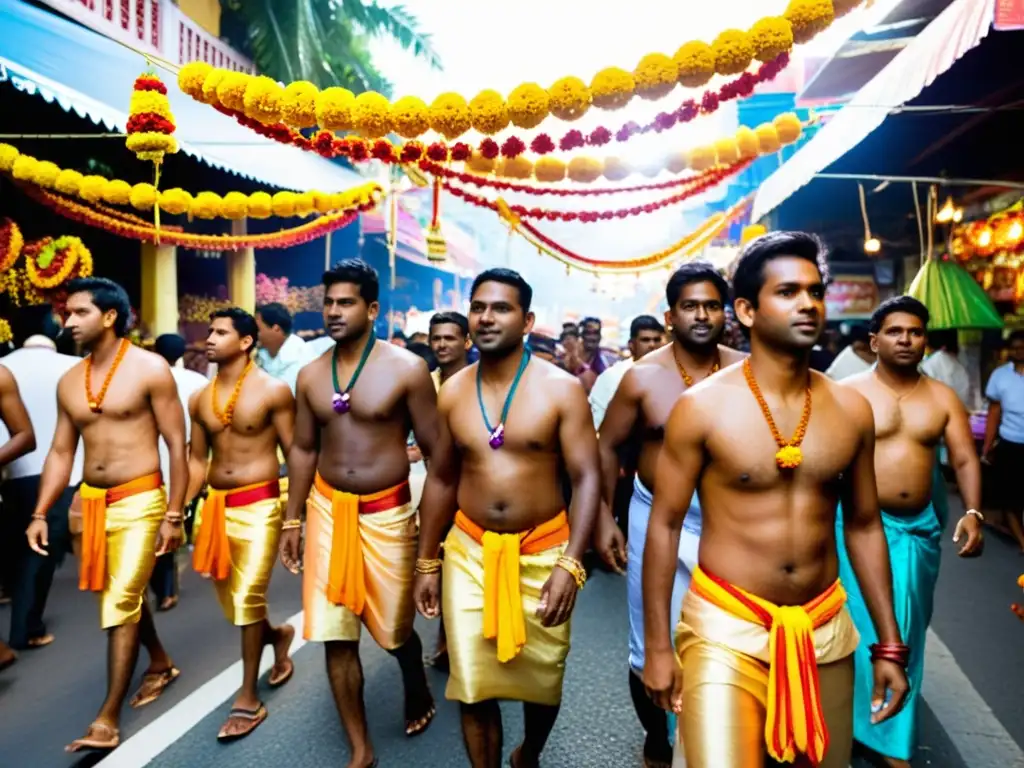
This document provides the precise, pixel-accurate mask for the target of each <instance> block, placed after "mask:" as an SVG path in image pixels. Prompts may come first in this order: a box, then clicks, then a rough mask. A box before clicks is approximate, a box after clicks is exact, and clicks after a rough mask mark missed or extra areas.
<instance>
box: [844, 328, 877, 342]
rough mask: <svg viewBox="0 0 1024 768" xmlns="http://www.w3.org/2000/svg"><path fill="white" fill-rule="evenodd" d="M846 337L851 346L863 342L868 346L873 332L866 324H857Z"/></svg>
mask: <svg viewBox="0 0 1024 768" xmlns="http://www.w3.org/2000/svg"><path fill="white" fill-rule="evenodd" d="M846 336H847V339H848V340H849V342H850V343H851V344H853V343H854V342H857V341H863V342H864V343H865V344H867V343H868V342H869V341H871V332H870V331H869V330H868V327H867V326H866V325H864V323H857V324H856V325H852V326H850V332H849V333H848V334H847V335H846Z"/></svg>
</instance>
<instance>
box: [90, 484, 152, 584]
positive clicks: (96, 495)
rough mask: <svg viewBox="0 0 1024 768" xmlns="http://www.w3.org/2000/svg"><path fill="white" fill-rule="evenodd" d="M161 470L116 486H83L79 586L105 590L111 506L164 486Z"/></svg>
mask: <svg viewBox="0 0 1024 768" xmlns="http://www.w3.org/2000/svg"><path fill="white" fill-rule="evenodd" d="M163 484H164V480H163V477H162V476H161V474H160V473H159V472H154V473H153V474H151V475H143V476H142V477H138V478H136V479H135V480H131V481H129V482H127V483H123V484H121V485H118V486H115V487H114V488H93V487H92V486H91V485H89V484H88V483H82V485H81V486H79V489H78V493H79V496H80V497H81V499H82V562H81V566H80V567H79V569H78V588H79V589H81V590H83V591H86V590H87V591H91V592H102V591H103V589H104V587H105V586H106V581H107V507H108V506H110V505H112V504H117V503H118V502H119V501H124V500H125V499H127V498H129V497H131V496H137V495H138V494H140V493H147V492H148V491H155V490H157V489H158V488H160V487H161V486H163Z"/></svg>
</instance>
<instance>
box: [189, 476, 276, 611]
mask: <svg viewBox="0 0 1024 768" xmlns="http://www.w3.org/2000/svg"><path fill="white" fill-rule="evenodd" d="M280 496H281V490H280V488H279V484H278V481H277V480H271V481H269V482H263V483H256V484H254V485H247V486H244V487H242V488H235V489H233V490H230V491H224V490H217V489H214V488H211V489H210V490H209V493H208V494H207V497H206V504H204V505H203V520H202V522H201V523H200V525H199V534H198V535H197V536H196V546H195V551H194V552H193V555H192V565H193V567H194V568H195V569H196V570H197V571H198V572H199V573H202V574H204V575H209V576H210V577H211V578H213V583H214V586H215V587H216V589H217V599H218V600H219V601H220V605H221V608H223V609H224V616H225V617H227V620H228V621H230V622H231V623H232V624H234V625H235V626H236V627H244V626H246V625H248V624H255V623H256V622H258V621H263V619H265V618H266V617H267V587H268V586H269V585H270V574H271V573H272V572H273V570H274V563H275V562H276V561H277V545H278V539H279V538H280V536H281V499H280Z"/></svg>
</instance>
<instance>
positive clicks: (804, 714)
mask: <svg viewBox="0 0 1024 768" xmlns="http://www.w3.org/2000/svg"><path fill="white" fill-rule="evenodd" d="M858 640H859V637H858V635H857V630H856V628H855V627H854V625H853V620H852V619H851V618H850V615H849V613H848V611H847V610H846V593H845V592H844V591H843V588H842V585H841V584H840V583H839V581H838V580H837V581H836V582H835V583H834V584H833V585H832V586H831V587H829V588H828V589H827V590H826V591H825V592H823V593H822V594H821V595H819V596H818V597H816V598H815V599H814V600H812V601H811V602H809V603H807V604H806V605H803V606H775V605H773V604H771V603H769V602H768V601H766V600H762V599H761V598H759V597H757V596H755V595H752V594H750V593H749V592H746V591H744V590H741V589H739V588H738V587H734V586H732V585H730V584H728V583H727V582H725V581H723V580H722V579H719V578H718V577H716V576H712V575H710V574H708V573H707V572H706V571H703V570H701V569H700V568H699V567H698V568H697V569H696V570H695V571H694V573H693V582H692V583H691V585H690V591H689V592H688V593H687V594H686V597H685V598H684V599H683V615H682V620H681V621H680V622H679V626H678V627H677V629H676V653H677V654H678V657H679V661H680V663H681V664H682V668H683V709H682V714H681V715H680V734H679V735H680V739H681V741H682V744H683V745H684V747H683V748H684V749H685V751H686V765H687V766H688V768H758V767H759V766H763V765H764V764H765V756H766V754H767V755H769V756H771V757H772V758H773V759H775V760H778V761H779V762H789V763H792V762H794V761H795V760H797V759H800V760H802V761H804V764H810V765H812V766H825V767H827V768H838V767H839V766H842V768H846V766H848V765H849V762H850V748H851V744H852V739H853V709H852V707H853V704H852V697H853V657H852V655H851V654H852V653H853V651H854V649H855V648H856V647H857V642H858Z"/></svg>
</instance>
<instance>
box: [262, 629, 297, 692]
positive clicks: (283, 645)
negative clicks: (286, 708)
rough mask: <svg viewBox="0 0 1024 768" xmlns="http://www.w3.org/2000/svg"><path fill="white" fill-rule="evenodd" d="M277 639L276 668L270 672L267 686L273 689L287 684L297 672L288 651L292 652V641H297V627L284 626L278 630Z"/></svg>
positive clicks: (275, 643)
mask: <svg viewBox="0 0 1024 768" xmlns="http://www.w3.org/2000/svg"><path fill="white" fill-rule="evenodd" d="M276 633H277V639H276V640H275V641H274V666H273V667H272V668H271V670H270V677H268V678H267V684H268V685H270V687H271V688H278V687H280V686H282V685H284V684H285V683H287V682H288V681H289V680H290V679H291V677H292V673H294V672H295V665H294V664H293V663H292V660H291V657H290V656H289V655H288V651H290V650H291V647H292V640H294V639H295V627H293V626H292V625H291V624H282V625H281V626H280V627H278V628H277V630H276Z"/></svg>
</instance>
